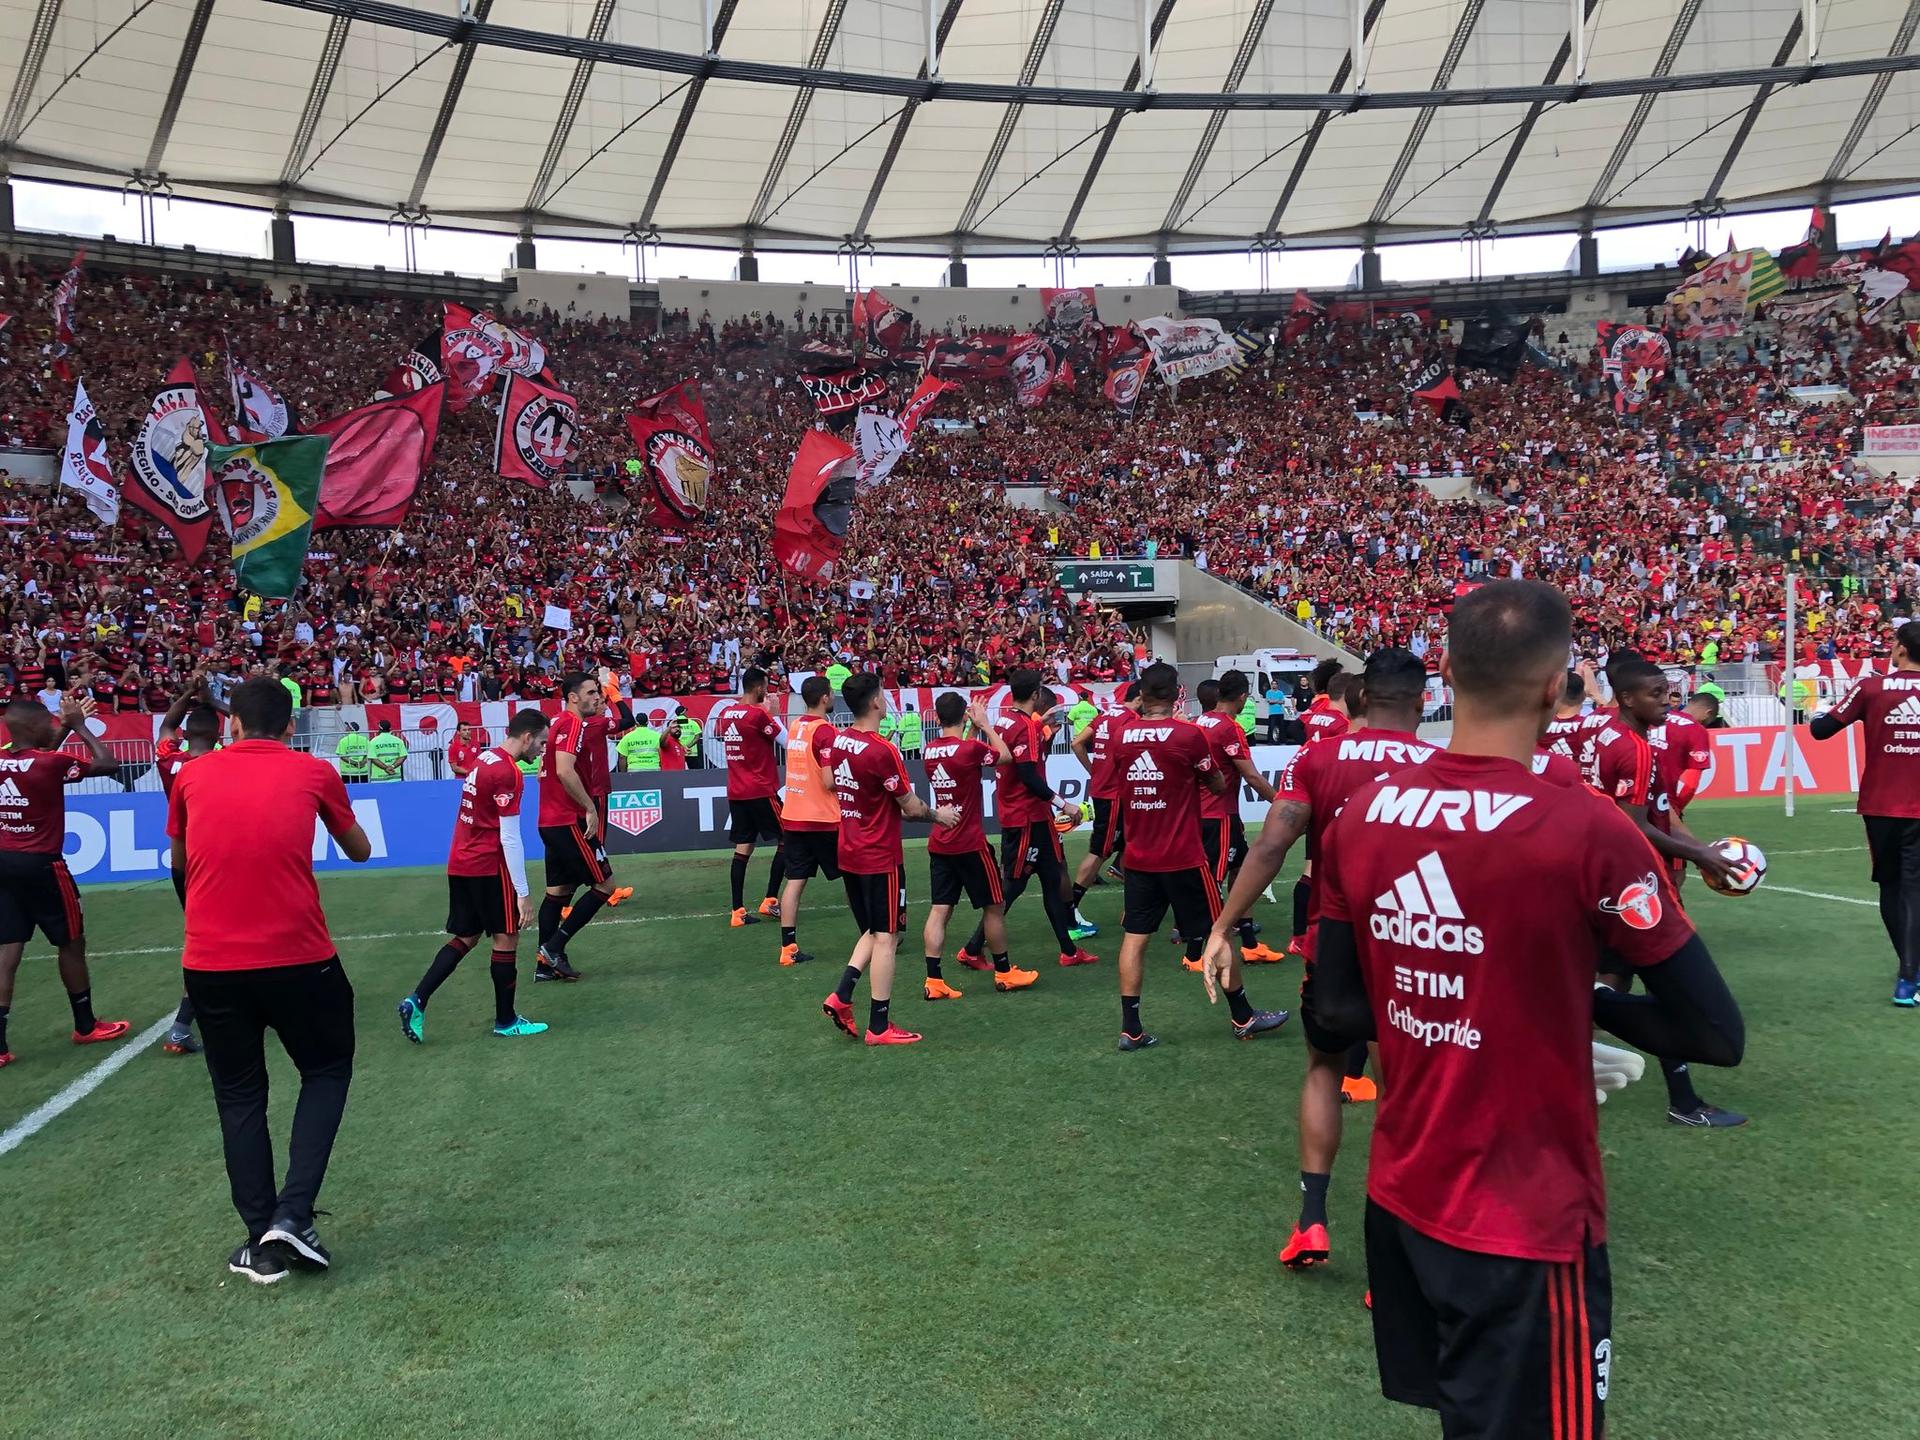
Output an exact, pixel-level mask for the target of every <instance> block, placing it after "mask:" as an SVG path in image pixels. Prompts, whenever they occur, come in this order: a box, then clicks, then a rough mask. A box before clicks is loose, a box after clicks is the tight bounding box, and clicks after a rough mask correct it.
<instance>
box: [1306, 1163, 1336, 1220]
mask: <svg viewBox="0 0 1920 1440" xmlns="http://www.w3.org/2000/svg"><path fill="white" fill-rule="evenodd" d="M1332 1179H1333V1176H1331V1175H1315V1174H1314V1173H1313V1172H1312V1171H1309V1170H1302V1171H1301V1172H1300V1228H1301V1229H1302V1230H1304V1229H1306V1228H1307V1227H1308V1226H1309V1225H1324V1224H1326V1223H1327V1184H1328V1182H1329V1181H1331V1180H1332Z"/></svg>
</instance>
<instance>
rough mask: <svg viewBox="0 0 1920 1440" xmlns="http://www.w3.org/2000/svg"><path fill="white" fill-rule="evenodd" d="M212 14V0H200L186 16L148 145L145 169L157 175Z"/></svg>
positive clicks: (185, 95)
mask: <svg viewBox="0 0 1920 1440" xmlns="http://www.w3.org/2000/svg"><path fill="white" fill-rule="evenodd" d="M212 17H213V0H199V3H197V4H196V5H195V6H194V7H193V14H192V15H191V16H190V17H189V18H188V20H187V33H186V35H185V37H184V38H182V40H181V41H180V60H179V63H177V64H176V65H175V66H174V67H173V83H172V84H171V85H169V86H168V87H167V98H166V101H165V103H164V104H162V105H161V107H160V115H159V118H158V119H156V120H155V121H154V122H153V143H152V144H150V145H148V146H147V163H146V167H145V173H147V174H148V175H158V174H159V173H160V162H161V161H162V160H164V159H165V158H166V154H167V141H168V140H169V139H170V138H172V135H173V122H174V121H175V120H177V119H179V118H180V102H181V101H182V100H184V99H186V98H187V82H188V81H190V80H191V79H193V66H194V62H195V61H197V60H198V59H199V58H200V42H201V41H203V40H205V39H206V38H207V21H208V20H209V19H211V18H212Z"/></svg>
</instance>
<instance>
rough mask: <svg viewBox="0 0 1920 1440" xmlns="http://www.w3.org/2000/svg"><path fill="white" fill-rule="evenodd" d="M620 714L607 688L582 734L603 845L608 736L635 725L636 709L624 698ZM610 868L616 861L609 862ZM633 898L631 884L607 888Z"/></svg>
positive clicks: (609, 773)
mask: <svg viewBox="0 0 1920 1440" xmlns="http://www.w3.org/2000/svg"><path fill="white" fill-rule="evenodd" d="M617 704H618V709H619V711H620V715H619V717H618V718H617V723H616V716H615V714H614V709H615V703H612V702H610V700H609V697H608V696H607V693H606V690H605V689H604V688H602V690H601V692H600V713H599V714H598V715H592V716H589V717H588V718H587V723H586V727H585V729H584V730H583V732H582V733H581V736H580V759H579V766H580V783H581V784H582V785H583V786H585V787H586V791H587V798H588V799H589V800H590V801H592V802H593V808H594V813H595V814H597V815H598V816H599V817H600V845H601V848H602V849H605V848H606V843H607V800H608V798H609V797H610V796H611V795H612V794H613V767H612V765H611V764H609V763H608V760H607V755H608V751H609V744H608V737H609V736H612V735H614V734H616V733H619V734H624V733H625V732H626V731H628V730H630V729H632V728H633V712H632V711H631V710H630V709H628V708H627V705H626V703H625V702H624V701H620V702H617ZM607 863H608V866H609V868H611V866H612V863H613V862H612V861H611V860H609V861H608V862H607ZM632 898H633V887H632V886H631V885H619V884H616V885H615V886H614V887H613V889H611V890H609V891H608V892H607V904H608V905H609V906H618V905H619V904H620V902H621V901H623V900H631V899H632ZM572 914H573V907H572V906H571V905H562V906H561V907H560V918H561V920H563V921H564V920H566V919H567V918H568V917H569V916H570V915H572Z"/></svg>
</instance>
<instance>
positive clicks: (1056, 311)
mask: <svg viewBox="0 0 1920 1440" xmlns="http://www.w3.org/2000/svg"><path fill="white" fill-rule="evenodd" d="M1040 308H1041V309H1042V310H1043V311H1045V312H1046V319H1045V321H1044V322H1043V328H1045V330H1046V332H1047V333H1048V334H1049V335H1053V336H1056V337H1057V338H1059V339H1062V340H1071V339H1074V338H1075V337H1076V336H1078V335H1079V334H1080V333H1081V332H1082V331H1085V330H1096V329H1098V328H1099V326H1100V308H1099V304H1098V297H1097V296H1096V295H1095V294H1094V289H1093V286H1091V285H1072V286H1068V287H1066V288H1064V289H1059V290H1055V289H1052V288H1050V287H1047V286H1042V287H1041V289H1040Z"/></svg>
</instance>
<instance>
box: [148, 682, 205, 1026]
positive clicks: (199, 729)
mask: <svg viewBox="0 0 1920 1440" xmlns="http://www.w3.org/2000/svg"><path fill="white" fill-rule="evenodd" d="M183 736H184V737H185V738H184V740H183V739H182V737H183ZM219 745H220V712H219V711H218V710H216V709H214V708H213V697H212V695H211V694H210V693H209V692H208V690H207V676H206V672H205V671H204V670H196V671H194V672H193V674H192V675H191V676H189V677H188V679H187V688H186V689H184V690H182V691H181V692H180V694H179V695H178V696H177V697H176V698H175V700H174V702H173V704H172V705H170V706H168V707H167V713H166V714H165V715H163V716H161V717H160V737H159V740H158V742H157V743H156V744H155V745H154V749H153V769H154V773H155V774H157V775H158V776H159V777H160V793H161V794H163V795H165V796H167V797H168V798H169V799H171V798H172V796H173V782H174V781H175V780H176V779H177V778H179V775H180V771H181V770H182V769H183V768H185V766H186V764H187V762H188V761H189V760H196V759H198V758H199V757H200V756H202V755H211V754H212V753H213V752H214V751H215V750H216V749H217V748H219ZM173 893H174V894H175V895H177V896H179V897H180V908H181V909H182V910H185V909H186V908H187V872H186V871H185V870H175V871H174V872H173ZM160 1048H161V1049H162V1050H163V1051H165V1052H166V1053H167V1054H169V1055H198V1054H199V1053H200V1042H199V1041H198V1040H195V1039H194V1038H193V1001H192V1000H191V999H189V998H188V997H187V996H186V995H182V996H181V997H180V1008H179V1009H178V1010H176V1011H175V1012H174V1016H173V1024H172V1026H170V1027H169V1028H168V1030H167V1038H166V1039H165V1040H163V1041H161V1042H160Z"/></svg>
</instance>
